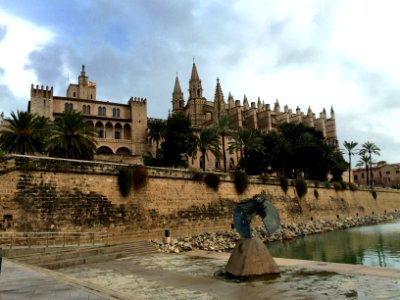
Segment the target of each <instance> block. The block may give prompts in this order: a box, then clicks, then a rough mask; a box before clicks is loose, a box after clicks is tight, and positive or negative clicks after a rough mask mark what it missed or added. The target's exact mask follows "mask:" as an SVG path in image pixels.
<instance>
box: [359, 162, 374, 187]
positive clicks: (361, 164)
mask: <svg viewBox="0 0 400 300" xmlns="http://www.w3.org/2000/svg"><path fill="white" fill-rule="evenodd" d="M370 163H371V159H370V158H369V156H367V155H361V156H360V160H359V161H358V162H357V164H356V166H357V167H364V166H365V170H366V172H367V185H369V165H370Z"/></svg>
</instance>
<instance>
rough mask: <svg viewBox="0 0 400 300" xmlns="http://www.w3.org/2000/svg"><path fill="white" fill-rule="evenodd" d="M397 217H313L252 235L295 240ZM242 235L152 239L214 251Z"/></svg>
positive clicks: (161, 245) (168, 248) (182, 248)
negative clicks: (272, 231)
mask: <svg viewBox="0 0 400 300" xmlns="http://www.w3.org/2000/svg"><path fill="white" fill-rule="evenodd" d="M397 219H400V212H390V213H385V214H383V215H375V214H373V215H369V216H355V217H347V218H337V219H334V220H310V221H308V222H306V223H287V224H281V227H280V228H279V229H278V230H277V231H276V232H274V233H273V234H271V235H269V234H268V232H267V230H266V229H265V227H264V226H257V227H255V228H253V229H252V237H254V238H258V239H260V240H262V241H264V242H267V243H270V242H277V241H285V240H292V239H295V238H297V237H302V236H306V235H313V234H319V233H323V232H331V231H338V230H343V229H349V228H353V227H361V226H368V225H376V224H381V223H389V222H393V221H395V220H397ZM239 239H240V235H239V234H238V233H237V232H236V231H235V230H229V231H217V232H206V233H202V234H196V235H193V236H185V237H168V238H164V239H158V240H152V241H151V242H152V244H153V245H154V246H156V247H157V249H158V250H159V251H160V252H166V253H181V252H187V251H191V250H197V249H198V250H204V251H214V252H231V251H232V250H233V249H234V248H235V245H236V242H237V241H238V240H239Z"/></svg>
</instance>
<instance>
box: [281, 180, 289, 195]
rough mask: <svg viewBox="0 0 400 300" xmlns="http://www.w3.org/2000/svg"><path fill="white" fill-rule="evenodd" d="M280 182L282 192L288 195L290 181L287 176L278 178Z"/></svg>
mask: <svg viewBox="0 0 400 300" xmlns="http://www.w3.org/2000/svg"><path fill="white" fill-rule="evenodd" d="M278 180H279V185H280V186H281V188H282V191H283V192H284V193H285V195H286V194H287V191H288V189H289V180H288V179H287V178H286V177H285V176H279V177H278Z"/></svg>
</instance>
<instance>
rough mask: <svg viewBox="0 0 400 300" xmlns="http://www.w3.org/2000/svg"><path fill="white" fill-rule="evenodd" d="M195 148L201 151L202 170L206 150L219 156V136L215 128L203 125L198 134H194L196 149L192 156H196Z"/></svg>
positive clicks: (204, 166)
mask: <svg viewBox="0 0 400 300" xmlns="http://www.w3.org/2000/svg"><path fill="white" fill-rule="evenodd" d="M197 150H199V151H200V152H201V155H202V157H203V171H205V170H206V160H207V159H208V155H207V152H208V151H210V152H211V153H212V154H213V155H214V156H215V158H217V159H219V158H221V151H220V143H219V136H218V132H217V130H216V128H214V127H205V128H203V129H202V130H201V132H200V134H199V135H198V136H196V150H195V151H193V154H192V157H193V158H195V157H196V154H197Z"/></svg>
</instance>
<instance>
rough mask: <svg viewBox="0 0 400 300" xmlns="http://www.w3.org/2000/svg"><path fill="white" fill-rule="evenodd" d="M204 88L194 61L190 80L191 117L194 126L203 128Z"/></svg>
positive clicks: (189, 102) (189, 101)
mask: <svg viewBox="0 0 400 300" xmlns="http://www.w3.org/2000/svg"><path fill="white" fill-rule="evenodd" d="M205 102H206V99H204V98H203V88H202V86H201V80H200V78H199V74H198V73H197V68H196V64H195V63H194V62H193V67H192V76H191V77H190V80H189V100H188V106H189V118H190V122H191V124H192V127H193V128H202V126H203V124H204V121H205V114H204V109H203V108H204V104H205Z"/></svg>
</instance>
